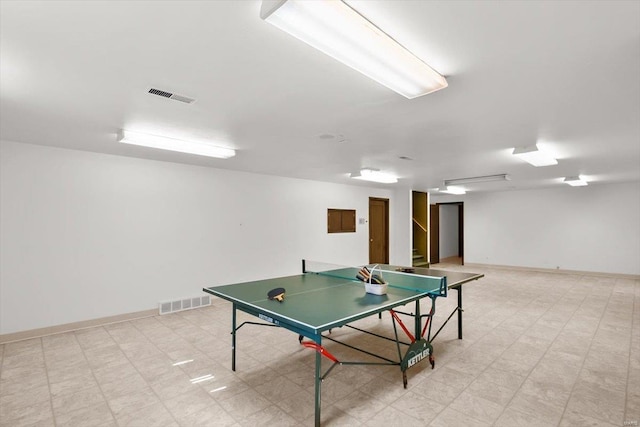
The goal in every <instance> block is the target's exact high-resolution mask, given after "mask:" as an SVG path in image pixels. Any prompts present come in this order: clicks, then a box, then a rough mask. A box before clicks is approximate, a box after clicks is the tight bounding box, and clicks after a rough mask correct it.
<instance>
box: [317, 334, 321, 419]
mask: <svg viewBox="0 0 640 427" xmlns="http://www.w3.org/2000/svg"><path fill="white" fill-rule="evenodd" d="M318 345H322V338H321V339H320V340H319V342H318ZM321 366H322V356H321V355H320V352H319V351H316V375H315V378H316V382H315V391H316V396H315V411H316V412H315V414H316V421H315V425H316V427H320V398H321V397H322V395H321V392H322V389H321V381H322V380H321V378H320V369H321Z"/></svg>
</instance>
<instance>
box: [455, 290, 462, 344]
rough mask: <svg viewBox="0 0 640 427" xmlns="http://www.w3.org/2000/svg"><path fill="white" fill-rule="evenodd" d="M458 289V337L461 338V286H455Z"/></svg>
mask: <svg viewBox="0 0 640 427" xmlns="http://www.w3.org/2000/svg"><path fill="white" fill-rule="evenodd" d="M456 291H458V339H459V340H461V339H462V286H459V287H457V288H456Z"/></svg>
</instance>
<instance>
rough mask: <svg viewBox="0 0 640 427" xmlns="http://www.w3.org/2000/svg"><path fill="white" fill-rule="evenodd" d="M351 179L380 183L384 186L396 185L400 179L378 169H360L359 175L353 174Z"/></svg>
mask: <svg viewBox="0 0 640 427" xmlns="http://www.w3.org/2000/svg"><path fill="white" fill-rule="evenodd" d="M351 178H354V179H361V180H363V181H372V182H379V183H382V184H395V183H396V182H398V178H396V177H395V176H393V175H391V174H388V173H385V172H380V171H379V170H378V169H371V168H364V169H360V172H359V173H352V174H351Z"/></svg>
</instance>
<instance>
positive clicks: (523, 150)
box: [513, 144, 558, 167]
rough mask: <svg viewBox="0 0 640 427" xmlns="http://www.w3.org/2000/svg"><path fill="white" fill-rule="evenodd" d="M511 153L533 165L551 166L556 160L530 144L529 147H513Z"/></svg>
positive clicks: (555, 163) (556, 162)
mask: <svg viewBox="0 0 640 427" xmlns="http://www.w3.org/2000/svg"><path fill="white" fill-rule="evenodd" d="M513 155H514V156H516V157H520V158H521V159H522V160H524V161H525V162H527V163H530V164H532V165H533V166H536V167H539V166H551V165H557V164H558V161H557V160H556V159H555V158H553V156H551V155H550V154H548V153H545V152H543V151H540V150H538V146H537V145H535V144H534V145H531V146H529V147H520V148H514V149H513Z"/></svg>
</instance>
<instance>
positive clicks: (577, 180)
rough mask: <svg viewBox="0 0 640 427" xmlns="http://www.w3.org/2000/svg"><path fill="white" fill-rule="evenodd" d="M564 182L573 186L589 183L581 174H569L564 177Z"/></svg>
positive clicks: (582, 185)
mask: <svg viewBox="0 0 640 427" xmlns="http://www.w3.org/2000/svg"><path fill="white" fill-rule="evenodd" d="M564 182H565V183H567V184H569V185H570V186H572V187H584V186H585V185H589V183H588V182H587V181H585V180H584V179H583V178H582V177H581V176H568V177H566V178H565V179H564Z"/></svg>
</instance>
